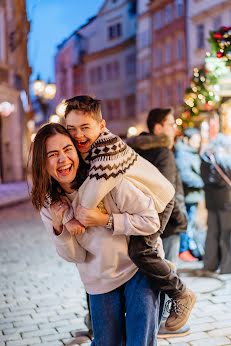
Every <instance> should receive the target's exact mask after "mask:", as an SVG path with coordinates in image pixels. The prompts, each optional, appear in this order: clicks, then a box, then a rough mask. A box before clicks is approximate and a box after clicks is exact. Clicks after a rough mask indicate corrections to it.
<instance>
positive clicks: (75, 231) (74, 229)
mask: <svg viewBox="0 0 231 346" xmlns="http://www.w3.org/2000/svg"><path fill="white" fill-rule="evenodd" d="M65 227H66V229H67V230H68V232H69V233H70V234H71V235H79V234H83V233H84V232H85V227H84V226H83V225H81V223H80V222H79V221H78V220H76V219H72V220H70V221H69V222H67V223H66V224H65Z"/></svg>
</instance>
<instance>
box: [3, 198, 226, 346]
mask: <svg viewBox="0 0 231 346" xmlns="http://www.w3.org/2000/svg"><path fill="white" fill-rule="evenodd" d="M0 220H1V221H0V277H1V280H0V346H19V345H20V346H22V345H23V346H26V345H29V346H30V345H33V346H41V345H46V346H59V345H68V346H71V345H72V346H74V345H80V344H81V345H82V346H87V345H90V341H89V339H87V338H86V337H84V336H81V337H80V336H79V335H81V333H80V331H84V330H85V331H86V327H85V325H84V316H85V314H86V305H85V304H86V302H85V294H84V290H83V286H82V284H81V282H80V279H79V276H78V273H77V270H76V267H75V266H74V265H73V264H71V263H67V262H65V261H63V260H62V259H61V258H59V257H58V255H57V254H56V252H55V249H54V246H53V244H52V242H51V240H50V239H49V237H48V235H47V233H46V231H45V230H44V228H43V225H42V223H41V221H40V219H39V215H38V214H37V213H36V212H35V211H34V210H33V209H32V207H31V205H30V202H25V203H22V204H20V205H17V206H14V207H11V208H4V209H2V210H0ZM191 269H192V268H190V267H189V268H188V269H187V268H186V269H183V270H182V272H183V273H182V275H183V276H184V278H185V280H186V281H187V282H188V284H189V285H190V286H191V287H192V288H193V289H194V290H195V291H196V292H197V293H198V302H197V304H196V307H195V309H194V311H193V314H192V316H191V319H190V327H191V334H190V335H188V336H186V337H183V338H182V337H181V338H171V339H165V340H159V341H158V346H162V345H163V346H164V345H169V344H174V345H175V346H186V345H191V346H204V345H206V346H212V345H231V275H223V276H218V277H214V278H207V277H195V272H193V271H192V270H191ZM76 335H78V337H77V338H76ZM105 346H107V345H105Z"/></svg>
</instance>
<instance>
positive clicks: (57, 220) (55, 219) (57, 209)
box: [50, 199, 69, 234]
mask: <svg viewBox="0 0 231 346" xmlns="http://www.w3.org/2000/svg"><path fill="white" fill-rule="evenodd" d="M68 208H69V206H68V203H67V201H66V200H65V199H61V200H60V201H58V202H56V203H53V204H52V205H51V207H50V209H51V217H52V223H53V227H54V229H55V230H56V231H57V233H59V234H60V233H62V230H61V228H62V222H63V216H64V213H65V211H67V210H68Z"/></svg>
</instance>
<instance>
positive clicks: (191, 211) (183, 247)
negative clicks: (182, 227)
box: [180, 203, 198, 252]
mask: <svg viewBox="0 0 231 346" xmlns="http://www.w3.org/2000/svg"><path fill="white" fill-rule="evenodd" d="M197 207H198V203H187V204H186V210H187V214H188V227H187V232H186V233H181V234H180V252H184V251H187V250H193V249H195V248H196V247H197V245H196V243H195V241H194V233H195V219H196V212H197Z"/></svg>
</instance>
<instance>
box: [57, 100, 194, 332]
mask: <svg viewBox="0 0 231 346" xmlns="http://www.w3.org/2000/svg"><path fill="white" fill-rule="evenodd" d="M66 105H67V107H66V112H65V118H66V126H67V130H68V131H69V132H70V134H71V135H72V137H73V138H74V139H75V140H76V145H77V148H78V150H79V151H80V153H81V155H82V157H83V158H84V159H85V160H86V161H88V162H89V165H90V169H89V176H88V178H87V180H86V181H85V183H84V186H85V189H84V191H83V193H82V194H81V196H79V200H78V201H74V203H73V205H74V209H75V207H76V208H77V205H78V204H80V205H81V206H82V207H84V208H88V209H94V208H96V207H97V206H98V205H99V207H100V208H101V210H102V209H104V208H103V206H102V202H101V201H102V200H103V198H104V196H105V195H106V194H107V193H109V192H110V191H111V190H112V189H113V188H114V187H115V186H116V185H117V184H118V183H119V182H120V180H121V179H122V178H126V179H128V180H129V181H131V182H132V183H133V184H134V185H135V186H136V187H138V188H139V189H140V190H141V191H142V192H144V193H146V194H148V195H150V196H151V197H152V199H153V201H154V203H155V207H156V210H157V212H158V213H159V214H160V213H162V214H160V215H161V217H160V221H161V227H160V229H159V230H157V229H156V230H153V235H151V236H147V237H139V238H140V242H139V247H138V248H137V244H136V249H135V252H136V253H135V256H134V255H133V254H134V251H133V248H132V245H133V242H132V237H131V241H130V248H129V254H130V256H131V259H132V260H133V261H134V263H135V264H136V265H137V267H139V268H140V269H141V270H142V271H143V272H145V273H146V274H147V275H149V276H150V277H152V278H153V279H154V280H155V282H157V284H158V285H159V288H160V289H161V290H163V291H164V292H165V293H166V294H167V295H168V296H169V297H170V298H171V299H172V306H171V311H170V315H169V317H168V319H167V320H166V329H168V330H171V331H175V330H178V329H179V328H181V327H182V326H183V325H184V324H185V323H186V322H187V320H188V318H189V315H190V313H191V310H192V308H193V305H194V304H195V301H196V296H195V294H194V293H193V292H192V291H191V290H189V289H187V288H186V287H185V284H184V283H183V282H182V281H181V279H180V278H179V276H178V275H177V274H176V273H175V271H174V270H173V268H172V266H171V265H170V264H169V262H168V261H166V260H164V259H163V254H162V251H161V241H160V237H159V236H160V234H161V233H162V232H163V230H164V228H165V226H166V223H167V221H168V218H169V216H170V214H171V211H172V207H171V205H173V204H171V203H170V204H169V202H170V201H171V200H172V198H173V196H174V189H173V186H172V185H171V183H169V181H168V180H167V179H166V178H165V177H164V176H163V175H162V174H161V173H160V172H159V171H158V170H157V168H156V167H154V166H153V165H152V164H151V163H149V162H148V161H146V160H144V159H143V158H142V157H141V156H139V155H138V154H137V153H135V151H134V150H133V149H131V148H130V147H129V146H127V145H126V143H124V142H123V141H122V140H121V139H120V138H119V137H118V136H115V135H113V134H112V133H110V132H109V131H108V130H107V129H106V127H105V121H104V120H103V119H102V113H101V104H100V101H99V100H96V99H93V98H91V97H90V96H77V97H73V98H72V99H69V100H67V101H66ZM167 205H168V210H167V212H166V211H165V212H164V213H163V211H164V209H165V208H166V206H167ZM80 208H81V207H80ZM80 211H81V209H80ZM166 214H167V215H166ZM75 215H76V213H75ZM73 217H74V215H73V213H72V212H71V210H70V211H69V212H68V213H66V214H65V215H64V219H63V224H65V226H66V227H67V228H68V229H69V231H72V229H74V228H76V227H77V228H78V221H76V220H75V219H74V218H73ZM77 219H78V213H77ZM106 227H107V228H109V229H111V230H113V215H109V218H108V224H107V226H106ZM137 251H138V254H137Z"/></svg>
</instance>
